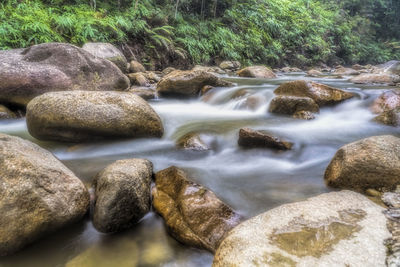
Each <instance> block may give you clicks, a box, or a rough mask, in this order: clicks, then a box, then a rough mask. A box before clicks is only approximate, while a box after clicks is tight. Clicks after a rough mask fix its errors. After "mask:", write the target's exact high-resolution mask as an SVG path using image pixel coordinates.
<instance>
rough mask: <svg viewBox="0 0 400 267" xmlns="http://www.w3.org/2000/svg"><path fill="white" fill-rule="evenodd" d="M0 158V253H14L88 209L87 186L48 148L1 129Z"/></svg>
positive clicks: (80, 217) (66, 223) (76, 218)
mask: <svg viewBox="0 0 400 267" xmlns="http://www.w3.org/2000/svg"><path fill="white" fill-rule="evenodd" d="M0 158H1V160H0V177H1V183H0V212H1V216H0V255H7V254H10V253H13V252H16V251H17V250H19V249H21V248H23V247H24V246H25V245H27V244H29V243H32V242H34V241H35V240H37V239H39V238H41V237H42V236H44V235H46V234H49V233H52V232H54V231H55V230H58V229H60V228H62V227H64V226H66V225H68V224H71V223H74V222H76V221H79V220H80V219H82V217H83V216H84V215H85V214H86V212H87V209H88V207H89V193H88V191H87V189H86V187H85V186H84V184H83V183H82V182H81V181H80V180H79V179H78V178H77V177H76V176H75V175H74V174H73V173H72V172H71V171H70V170H69V169H68V168H67V167H65V166H64V165H63V164H62V163H61V162H60V161H59V160H58V159H56V158H55V157H54V156H53V154H51V153H50V152H48V151H46V150H44V149H42V148H41V147H39V146H38V145H35V144H33V143H31V142H29V141H27V140H23V139H21V138H18V137H13V136H9V135H5V134H0Z"/></svg>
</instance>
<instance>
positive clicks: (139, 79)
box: [128, 72, 150, 86]
mask: <svg viewBox="0 0 400 267" xmlns="http://www.w3.org/2000/svg"><path fill="white" fill-rule="evenodd" d="M128 78H129V80H130V81H131V84H134V85H138V86H149V85H150V83H149V80H147V78H146V76H145V75H144V74H143V73H141V72H136V73H129V74H128Z"/></svg>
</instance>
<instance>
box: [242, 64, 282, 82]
mask: <svg viewBox="0 0 400 267" xmlns="http://www.w3.org/2000/svg"><path fill="white" fill-rule="evenodd" d="M237 74H238V75H239V76H240V77H250V78H265V79H273V78H276V75H275V73H273V72H272V70H271V69H269V68H267V67H264V66H251V67H247V68H244V69H241V70H239V71H238V73H237Z"/></svg>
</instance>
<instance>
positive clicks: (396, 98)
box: [371, 90, 400, 113]
mask: <svg viewBox="0 0 400 267" xmlns="http://www.w3.org/2000/svg"><path fill="white" fill-rule="evenodd" d="M398 107H400V90H389V91H386V92H384V93H382V94H381V95H380V96H379V97H378V98H377V99H376V100H375V101H374V103H373V104H372V106H371V110H372V112H374V113H382V112H385V111H389V110H393V109H395V108H398Z"/></svg>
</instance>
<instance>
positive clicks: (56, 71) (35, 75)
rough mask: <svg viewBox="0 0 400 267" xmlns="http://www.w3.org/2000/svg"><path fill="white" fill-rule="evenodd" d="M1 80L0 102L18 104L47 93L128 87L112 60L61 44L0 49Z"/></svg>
mask: <svg viewBox="0 0 400 267" xmlns="http://www.w3.org/2000/svg"><path fill="white" fill-rule="evenodd" d="M0 81H1V83H0V102H2V103H10V104H18V105H26V104H27V103H28V102H29V101H30V100H31V99H32V98H34V97H35V96H38V95H41V94H43V93H46V92H53V91H67V90H93V91H107V90H125V89H127V88H128V87H129V80H128V78H127V77H126V76H125V75H124V74H123V73H122V72H121V71H120V70H119V69H118V68H117V67H116V66H115V65H114V64H113V63H111V62H110V61H108V60H105V59H101V58H98V57H95V56H93V55H92V54H90V53H89V52H87V51H85V50H83V49H81V48H79V47H76V46H74V45H70V44H62V43H47V44H40V45H34V46H31V47H29V48H27V49H24V50H21V49H16V50H9V51H0Z"/></svg>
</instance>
